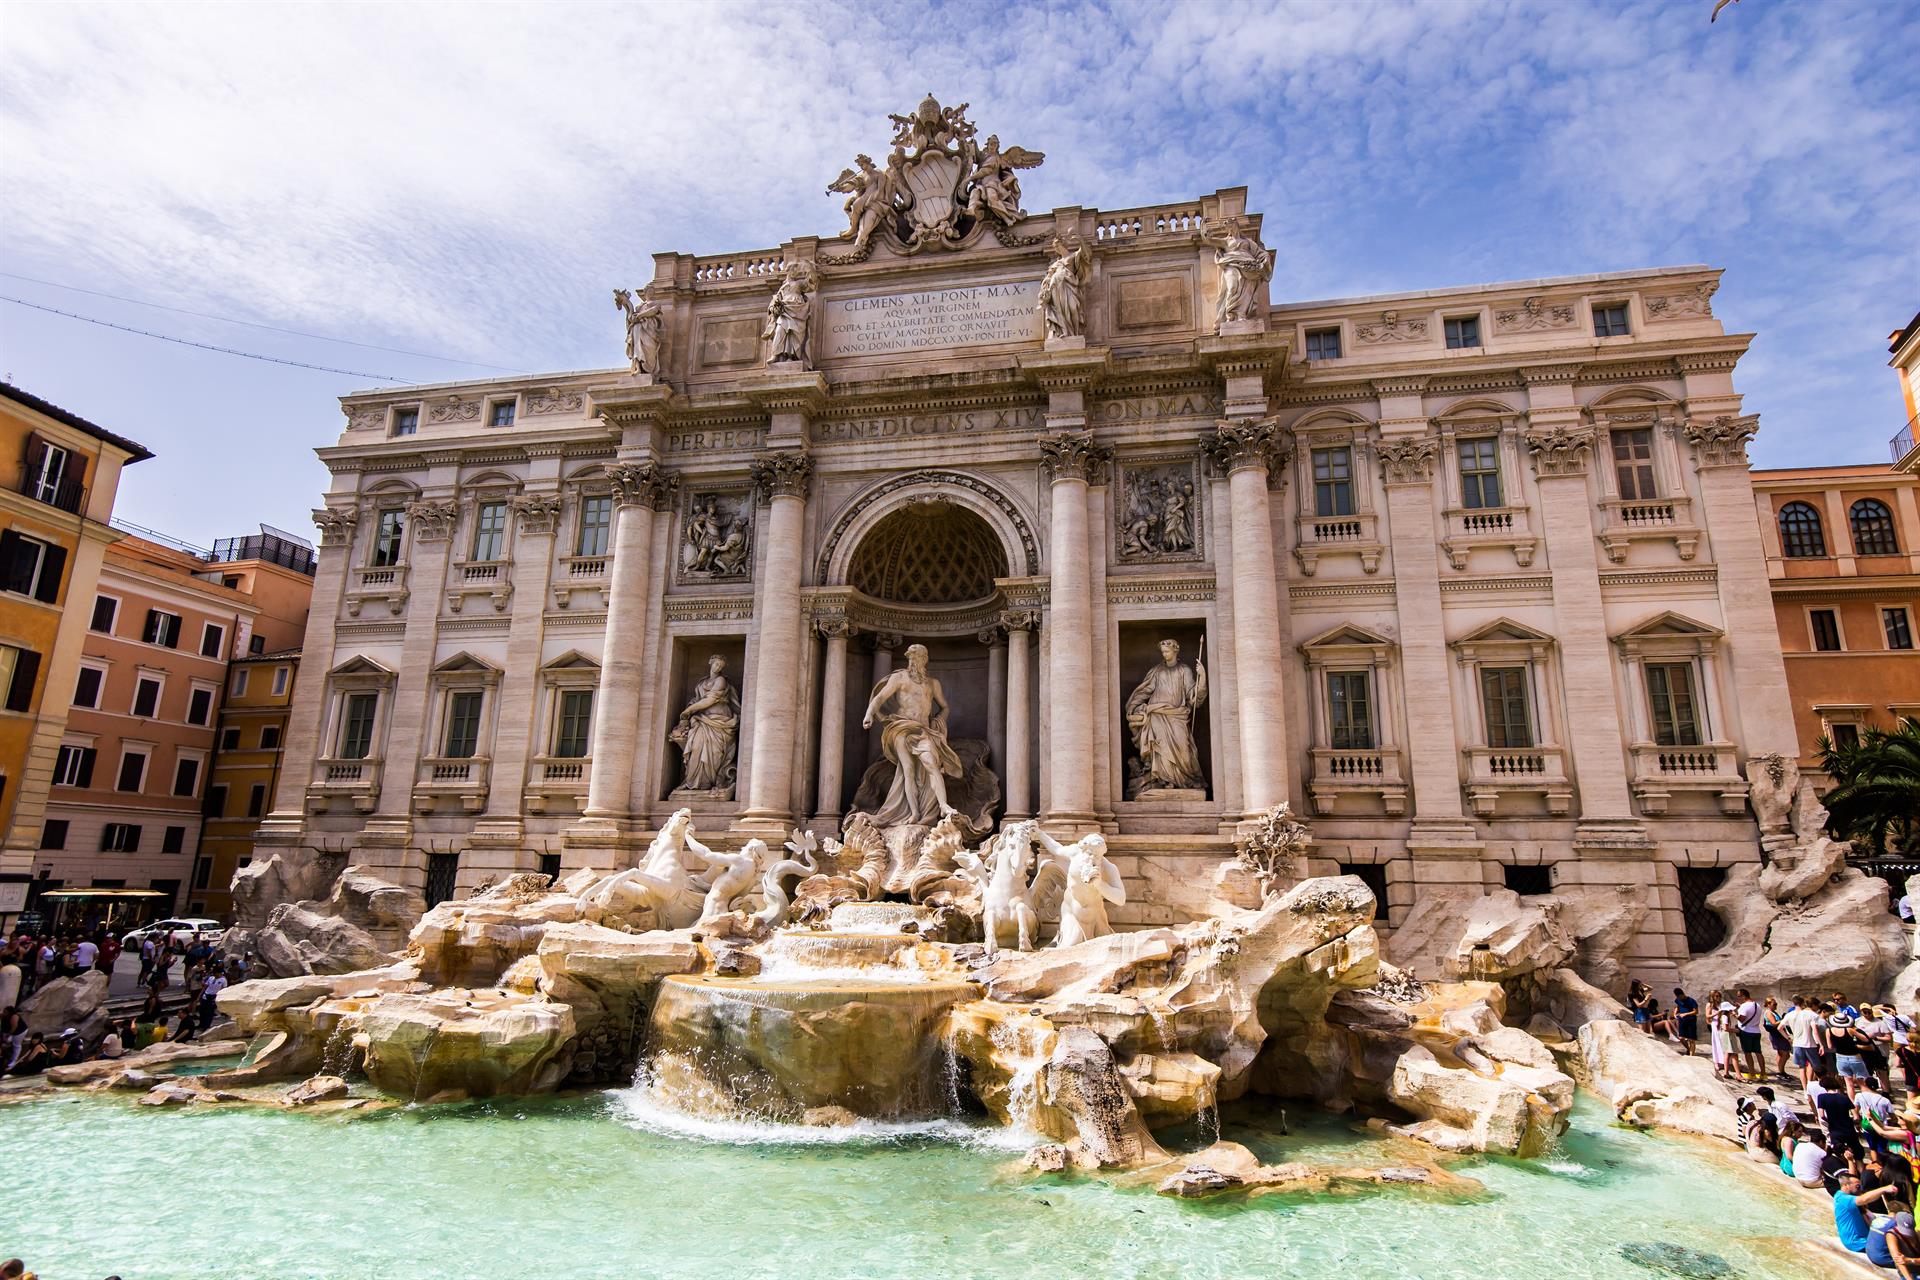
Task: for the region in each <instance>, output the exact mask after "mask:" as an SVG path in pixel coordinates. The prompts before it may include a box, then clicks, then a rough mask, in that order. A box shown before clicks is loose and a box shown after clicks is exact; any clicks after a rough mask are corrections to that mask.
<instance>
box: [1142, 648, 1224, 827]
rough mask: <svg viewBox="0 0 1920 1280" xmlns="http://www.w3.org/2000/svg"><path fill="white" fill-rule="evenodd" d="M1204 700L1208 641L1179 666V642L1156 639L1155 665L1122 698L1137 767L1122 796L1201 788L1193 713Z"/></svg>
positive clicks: (1204, 780) (1203, 777)
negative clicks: (1189, 663)
mask: <svg viewBox="0 0 1920 1280" xmlns="http://www.w3.org/2000/svg"><path fill="white" fill-rule="evenodd" d="M1206 700H1207V642H1206V639H1205V638H1204V637H1203V638H1202V639H1201V641H1200V654H1199V656H1198V657H1197V658H1196V659H1195V660H1194V664H1193V666H1191V667H1183V666H1181V665H1180V645H1179V642H1178V641H1174V640H1162V641H1161V642H1160V665H1159V666H1157V667H1155V668H1154V669H1153V670H1151V671H1149V672H1147V677H1146V679H1144V680H1142V681H1141V682H1140V683H1139V685H1137V686H1136V687H1135V688H1134V691H1133V692H1132V693H1131V694H1129V695H1128V697H1127V728H1128V729H1130V730H1131V731H1132V732H1133V749H1134V750H1135V751H1137V752H1138V753H1139V755H1140V768H1141V771H1140V772H1139V773H1137V774H1134V775H1133V776H1131V777H1129V778H1128V779H1127V799H1129V800H1137V799H1139V798H1140V797H1141V796H1143V795H1146V794H1148V793H1149V792H1154V791H1164V790H1173V791H1185V790H1199V789H1204V788H1205V787H1206V785H1207V780H1206V778H1205V776H1204V775H1202V773H1201V772H1200V752H1199V750H1198V748H1196V747H1195V745H1194V741H1193V713H1194V712H1195V711H1197V710H1198V709H1199V707H1200V704H1201V703H1203V702H1205V701H1206Z"/></svg>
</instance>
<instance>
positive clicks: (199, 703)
mask: <svg viewBox="0 0 1920 1280" xmlns="http://www.w3.org/2000/svg"><path fill="white" fill-rule="evenodd" d="M212 719H213V690H211V689H195V690H194V691H193V692H192V693H189V694H188V695H187V723H188V724H199V725H204V724H207V723H209V722H210V721H212Z"/></svg>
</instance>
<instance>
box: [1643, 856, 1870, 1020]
mask: <svg viewBox="0 0 1920 1280" xmlns="http://www.w3.org/2000/svg"><path fill="white" fill-rule="evenodd" d="M1763 874H1764V873H1763V872H1762V870H1761V869H1760V867H1758V866H1757V865H1753V864H1750V865H1747V866H1743V867H1739V868H1736V869H1735V870H1734V871H1733V873H1732V874H1731V875H1729V876H1728V877H1727V881H1726V883H1725V884H1723V885H1721V886H1720V888H1718V889H1716V890H1715V891H1714V892H1713V894H1712V895H1711V896H1710V897H1708V899H1707V905H1708V906H1709V907H1710V908H1712V909H1713V910H1715V911H1717V912H1719V913H1720V915H1721V918H1722V919H1724V920H1726V921H1727V925H1728V929H1727V937H1726V939H1725V941H1723V942H1722V943H1721V944H1720V945H1719V946H1718V947H1716V948H1714V949H1713V950H1712V951H1710V952H1708V953H1707V954H1706V955H1703V956H1697V957H1695V958H1694V959H1693V960H1691V961H1689V962H1687V963H1686V964H1683V965H1681V966H1680V978H1681V983H1682V984H1683V985H1684V986H1686V987H1687V988H1689V989H1691V990H1698V991H1708V990H1711V989H1713V988H1715V987H1720V988H1735V987H1746V988H1748V989H1750V990H1751V991H1752V992H1753V993H1754V995H1755V996H1757V997H1758V996H1767V995H1775V996H1781V997H1785V996H1790V995H1793V994H1794V993H1796V992H1799V991H1850V992H1857V993H1859V994H1860V995H1862V996H1868V995H1877V994H1878V993H1879V992H1880V991H1881V989H1882V988H1883V987H1884V986H1885V985H1886V984H1887V983H1888V981H1889V980H1890V979H1891V978H1892V977H1893V975H1894V974H1895V973H1896V972H1897V971H1898V969H1899V968H1900V967H1901V966H1902V965H1903V964H1904V963H1905V962H1906V959H1907V937H1906V931H1905V929H1904V928H1903V927H1902V926H1901V924H1900V921H1899V919H1898V917H1896V916H1894V915H1893V914H1892V913H1891V912H1890V911H1888V910H1887V885H1886V882H1885V881H1884V880H1881V879H1879V878H1878V877H1876V876H1869V875H1866V874H1864V873H1862V872H1859V871H1855V870H1853V869H1851V868H1846V867H1843V868H1842V869H1841V870H1840V871H1839V872H1838V873H1837V874H1836V875H1835V877H1834V878H1833V880H1832V882H1831V883H1829V884H1827V885H1825V887H1823V888H1821V889H1819V890H1818V891H1817V892H1815V893H1814V894H1813V895H1812V896H1811V897H1808V898H1806V899H1804V900H1802V901H1799V902H1791V903H1788V904H1785V905H1781V904H1778V903H1775V902H1774V901H1773V900H1772V899H1771V898H1769V897H1768V896H1767V894H1766V892H1765V891H1764V889H1763V888H1762V887H1761V884H1760V881H1761V877H1762V875H1763Z"/></svg>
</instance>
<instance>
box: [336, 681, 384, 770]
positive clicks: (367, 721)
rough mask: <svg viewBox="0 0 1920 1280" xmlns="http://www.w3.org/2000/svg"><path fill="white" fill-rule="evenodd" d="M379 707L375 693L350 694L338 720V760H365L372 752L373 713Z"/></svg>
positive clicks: (378, 700) (378, 696) (378, 697)
mask: <svg viewBox="0 0 1920 1280" xmlns="http://www.w3.org/2000/svg"><path fill="white" fill-rule="evenodd" d="M379 706H380V695H379V694H377V693H350V694H348V695H347V705H346V708H345V712H346V713H345V714H344V715H342V716H341V718H340V758H341V759H342V760H365V759H366V758H367V754H368V752H370V751H372V750H373V713H374V712H375V711H376V710H377V709H378V708H379Z"/></svg>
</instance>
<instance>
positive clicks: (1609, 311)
mask: <svg viewBox="0 0 1920 1280" xmlns="http://www.w3.org/2000/svg"><path fill="white" fill-rule="evenodd" d="M1627 332H1628V330H1627V304H1626V303H1624V302H1610V303H1607V304H1606V305H1604V306H1598V307H1595V308H1594V309H1593V336H1594V337H1596V338H1619V337H1624V336H1625V335H1626V333H1627Z"/></svg>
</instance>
